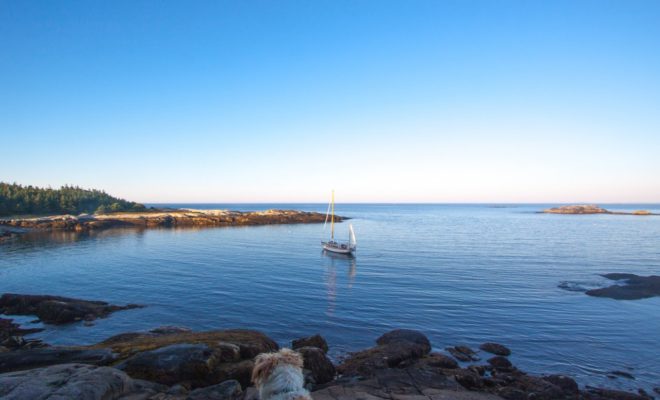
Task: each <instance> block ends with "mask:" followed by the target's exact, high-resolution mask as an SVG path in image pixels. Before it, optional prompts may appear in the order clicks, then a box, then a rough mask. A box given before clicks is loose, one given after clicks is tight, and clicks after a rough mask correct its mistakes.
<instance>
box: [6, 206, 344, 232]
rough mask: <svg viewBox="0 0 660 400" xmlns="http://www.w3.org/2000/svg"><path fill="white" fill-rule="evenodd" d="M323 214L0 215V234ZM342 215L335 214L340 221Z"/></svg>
mask: <svg viewBox="0 0 660 400" xmlns="http://www.w3.org/2000/svg"><path fill="white" fill-rule="evenodd" d="M325 218H326V216H325V214H322V213H317V212H304V211H295V210H267V211H249V212H242V211H230V210H193V209H178V210H169V209H163V210H151V211H148V212H130V213H111V214H82V215H78V216H74V215H56V216H49V217H36V218H13V219H0V238H1V237H10V236H11V235H12V234H19V233H22V232H25V231H30V230H38V231H54V230H60V231H74V232H86V231H92V230H101V229H109V228H126V227H130V228H143V229H144V228H174V227H221V226H250V225H274V224H309V223H323V222H324V221H325ZM345 219H346V218H345V217H341V216H335V221H338V222H341V221H343V220H345Z"/></svg>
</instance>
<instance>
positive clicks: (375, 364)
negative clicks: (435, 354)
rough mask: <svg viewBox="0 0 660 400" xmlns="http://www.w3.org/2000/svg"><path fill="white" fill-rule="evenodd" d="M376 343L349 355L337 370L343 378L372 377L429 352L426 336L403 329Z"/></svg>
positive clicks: (381, 338)
mask: <svg viewBox="0 0 660 400" xmlns="http://www.w3.org/2000/svg"><path fill="white" fill-rule="evenodd" d="M377 343H378V345H377V346H376V347H372V348H370V349H367V350H363V351H359V352H356V353H351V354H350V355H349V356H348V357H347V358H346V359H345V360H344V361H343V362H342V363H341V364H340V365H339V366H338V367H337V370H338V371H339V372H340V373H341V374H343V375H345V376H373V374H374V371H375V370H378V369H383V368H390V367H396V366H397V365H399V364H401V363H402V362H404V361H410V360H415V359H418V358H420V357H423V356H424V355H426V354H428V353H429V352H430V351H431V343H430V342H429V340H428V338H426V336H424V335H423V334H421V333H420V332H417V331H411V330H405V329H402V330H395V331H391V332H388V333H386V334H385V335H383V336H381V337H380V338H379V339H378V341H377Z"/></svg>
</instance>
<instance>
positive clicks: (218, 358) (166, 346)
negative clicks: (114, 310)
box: [91, 329, 279, 388]
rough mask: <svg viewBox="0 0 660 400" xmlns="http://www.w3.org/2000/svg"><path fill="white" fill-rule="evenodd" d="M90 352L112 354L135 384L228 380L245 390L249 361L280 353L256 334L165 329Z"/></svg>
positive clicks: (192, 384)
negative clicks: (136, 380) (237, 383)
mask: <svg viewBox="0 0 660 400" xmlns="http://www.w3.org/2000/svg"><path fill="white" fill-rule="evenodd" d="M91 348H96V349H110V350H112V351H113V352H115V353H116V354H117V357H118V359H119V360H121V362H120V363H119V364H118V365H117V367H118V368H120V369H122V370H123V371H125V372H126V373H128V374H129V375H130V376H132V377H134V378H139V379H146V380H150V381H154V382H159V383H162V384H166V385H174V384H179V383H180V384H185V385H186V386H188V387H192V388H197V387H205V386H210V385H215V384H217V383H220V382H222V381H225V380H232V379H233V380H236V381H238V382H239V383H240V384H241V385H243V387H247V386H248V385H250V377H251V373H252V369H253V367H254V363H253V359H254V357H256V356H257V355H258V354H260V353H267V352H272V351H277V350H278V348H279V347H278V345H277V343H275V342H274V341H273V340H272V339H270V338H269V337H267V336H266V335H264V334H263V333H260V332H256V331H249V330H242V329H234V330H225V331H210V332H190V331H188V330H180V329H177V330H169V329H168V330H164V331H163V330H156V331H151V332H145V333H128V334H121V335H117V336H114V337H111V338H109V339H107V340H105V341H103V342H101V343H99V344H97V345H94V346H91Z"/></svg>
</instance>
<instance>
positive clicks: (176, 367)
mask: <svg viewBox="0 0 660 400" xmlns="http://www.w3.org/2000/svg"><path fill="white" fill-rule="evenodd" d="M218 364H219V360H218V359H217V358H216V355H215V352H214V351H213V349H211V348H210V347H209V346H207V345H205V344H173V345H170V346H165V347H161V348H159V349H156V350H151V351H144V352H141V353H138V354H136V355H134V356H132V357H131V358H129V359H127V360H126V361H124V362H122V363H121V364H119V365H117V368H119V369H121V370H122V371H124V372H126V373H127V374H129V375H130V376H132V377H134V378H140V379H145V380H149V381H153V382H158V383H162V384H165V385H168V386H171V385H174V384H177V383H181V382H185V383H189V385H190V386H191V387H199V386H208V385H210V384H213V383H216V382H217V381H214V380H210V379H212V378H213V375H214V372H215V368H216V367H217V366H218Z"/></svg>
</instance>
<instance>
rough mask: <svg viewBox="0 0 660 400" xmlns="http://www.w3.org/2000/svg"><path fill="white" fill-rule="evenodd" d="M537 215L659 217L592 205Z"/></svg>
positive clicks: (570, 206) (557, 209)
mask: <svg viewBox="0 0 660 400" xmlns="http://www.w3.org/2000/svg"><path fill="white" fill-rule="evenodd" d="M539 213H544V214H571V215H584V214H611V215H636V216H649V215H660V214H655V213H652V212H650V211H648V210H635V211H632V212H625V211H610V210H607V209H605V208H602V207H599V206H597V205H594V204H580V205H566V206H561V207H554V208H548V209H545V210H543V211H539Z"/></svg>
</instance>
